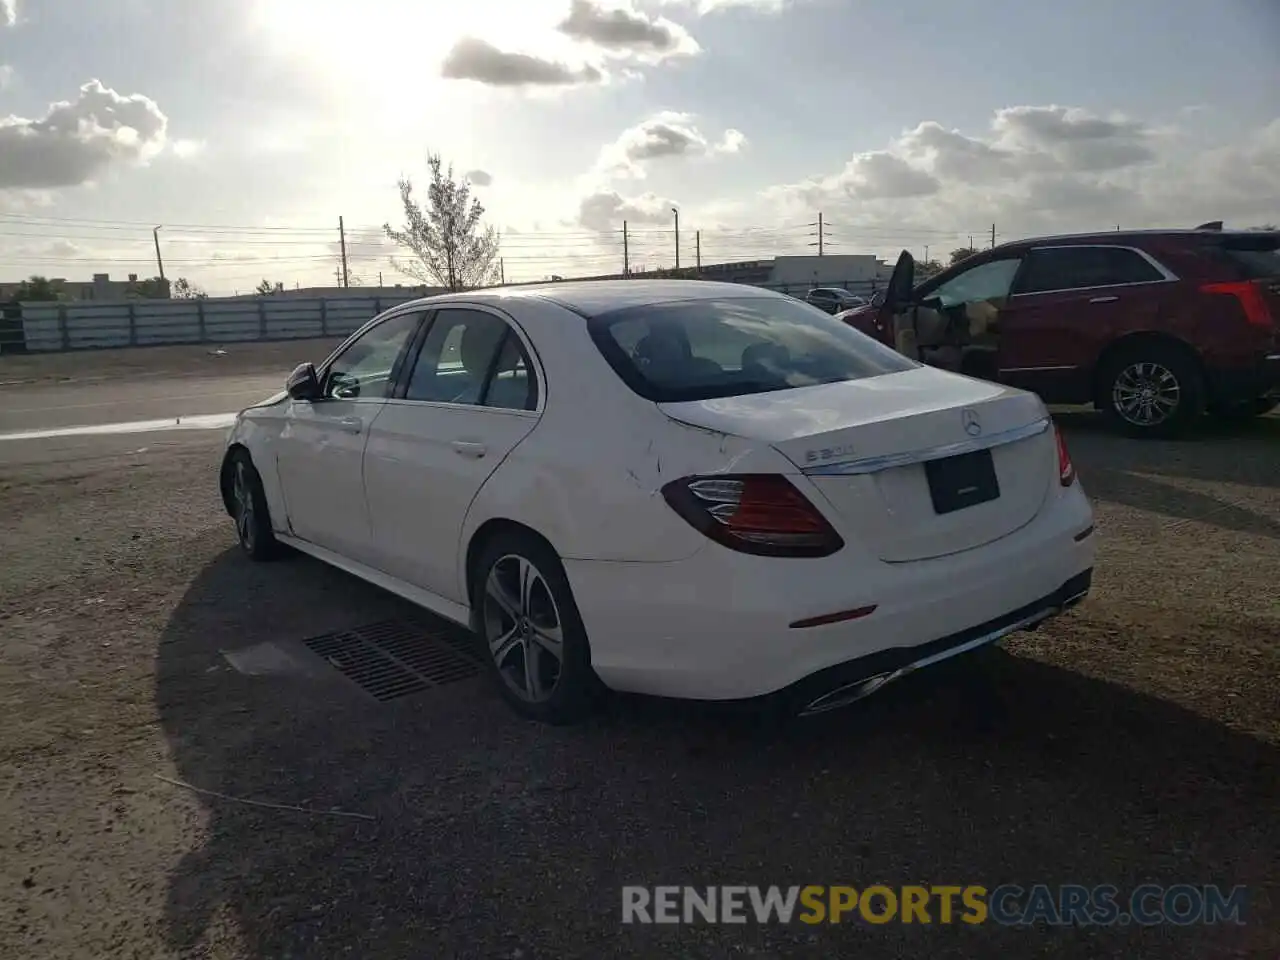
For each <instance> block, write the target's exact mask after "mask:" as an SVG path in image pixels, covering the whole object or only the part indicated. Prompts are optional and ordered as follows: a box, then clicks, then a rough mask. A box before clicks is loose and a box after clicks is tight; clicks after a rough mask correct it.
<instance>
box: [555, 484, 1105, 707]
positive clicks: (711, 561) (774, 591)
mask: <svg viewBox="0 0 1280 960" xmlns="http://www.w3.org/2000/svg"><path fill="white" fill-rule="evenodd" d="M1092 523H1093V516H1092V511H1091V509H1090V507H1089V503H1088V500H1087V499H1086V498H1085V496H1084V493H1083V492H1082V491H1081V490H1080V487H1079V484H1078V483H1077V484H1076V485H1075V486H1074V487H1072V488H1070V489H1069V490H1067V491H1063V492H1062V493H1061V494H1055V495H1054V504H1053V506H1052V507H1050V508H1048V509H1046V510H1044V511H1043V512H1042V513H1041V514H1040V515H1039V516H1038V517H1036V519H1035V520H1033V521H1032V522H1031V523H1029V524H1027V525H1026V526H1025V527H1023V528H1022V529H1020V530H1018V531H1016V532H1014V533H1012V534H1010V535H1009V536H1007V537H1004V538H1002V539H1000V540H997V541H994V542H993V543H990V544H987V545H986V546H984V547H979V548H975V549H972V550H967V551H965V552H963V553H961V554H956V555H954V556H950V557H940V558H937V559H934V560H925V561H916V562H911V563H901V564H890V563H882V562H879V561H875V560H870V559H869V558H867V557H865V555H863V556H859V555H858V551H857V550H856V547H855V545H852V544H851V545H850V547H849V548H847V549H846V550H845V551H841V552H840V553H837V554H835V555H834V556H832V557H827V558H819V559H813V560H788V559H784V560H777V559H774V558H768V557H752V556H747V555H745V554H737V553H733V552H732V551H729V550H725V549H724V548H722V547H719V546H718V545H716V544H710V543H709V544H708V546H707V547H706V548H704V549H703V550H701V551H699V552H698V553H697V554H695V555H694V556H692V557H690V558H688V559H686V560H681V561H675V562H672V563H601V562H596V561H575V560H566V561H564V566H565V572H566V574H567V575H568V578H569V582H570V584H571V586H572V588H573V593H574V598H575V600H576V601H577V604H578V608H579V611H580V613H581V614H582V618H583V622H584V624H585V626H586V628H587V633H588V635H589V636H590V638H591V659H592V666H593V667H594V668H595V670H596V673H597V674H598V675H599V677H600V679H601V680H602V681H603V682H604V683H605V685H606V686H609V687H611V688H613V689H615V690H625V691H631V692H635V693H647V694H655V695H658V696H667V697H679V698H689V699H696V700H746V699H751V698H755V697H760V696H763V695H766V694H773V693H777V692H779V691H781V690H784V689H786V688H790V687H793V686H794V685H797V684H800V683H802V682H805V681H806V680H808V679H809V678H812V677H815V676H822V677H823V679H822V681H821V682H822V683H829V682H830V681H828V680H827V677H826V675H825V673H824V672H825V671H827V670H831V669H839V668H844V669H847V670H852V671H853V672H854V673H858V672H862V671H865V670H871V671H872V672H874V671H875V670H876V669H877V668H878V666H877V665H878V664H879V663H880V662H881V661H880V660H878V659H875V658H876V657H881V656H884V657H887V659H886V660H885V661H884V662H886V663H893V664H897V665H899V666H901V665H904V664H909V663H912V662H915V661H917V660H920V659H921V658H922V656H923V657H928V656H930V655H931V652H932V651H934V650H935V647H934V645H937V644H940V645H941V647H949V646H954V645H963V644H964V643H966V642H968V641H969V640H972V639H975V638H978V637H982V636H985V635H986V634H988V633H990V632H992V631H993V630H999V629H1002V628H1003V627H1004V626H1008V625H1009V624H1011V623H1014V624H1016V623H1017V622H1018V621H1020V620H1023V619H1024V618H1026V617H1028V616H1031V615H1032V613H1035V612H1037V611H1038V610H1040V609H1041V608H1046V607H1047V608H1050V609H1049V613H1053V612H1056V608H1057V607H1060V606H1062V605H1063V604H1062V603H1057V602H1056V601H1054V598H1060V594H1061V595H1062V596H1063V597H1065V593H1066V592H1068V591H1069V590H1070V587H1069V586H1068V585H1070V584H1072V583H1073V582H1075V578H1077V577H1078V576H1080V575H1082V574H1085V573H1087V572H1088V571H1091V570H1092V568H1093V565H1094V559H1095V554H1096V544H1095V540H1096V536H1094V535H1088V534H1086V533H1085V531H1087V530H1090V529H1091V528H1092ZM1086 586H1087V584H1086ZM1046 598H1049V599H1046ZM867 605H874V607H875V609H874V611H873V612H871V613H870V614H867V615H862V616H859V617H857V618H853V619H847V620H842V621H838V622H829V623H825V624H821V625H814V626H799V624H800V623H801V622H802V621H804V620H806V619H811V618H822V617H824V616H826V615H831V614H838V613H840V612H841V611H854V610H859V609H861V608H863V607H864V606H867ZM1027 611H1032V612H1031V613H1028V612H1027ZM993 624H994V625H995V626H992V625H993ZM1027 626H1030V624H1023V625H1022V626H1019V627H1015V628H1014V629H1025V628H1026V627H1027ZM939 638H942V639H941V640H940V639H939ZM991 639H996V637H992V638H991ZM941 647H939V649H940V648H941ZM922 650H923V651H926V652H925V653H923V654H922V653H921V651H922ZM850 664H857V666H856V667H854V666H846V665H850ZM855 679H856V678H855Z"/></svg>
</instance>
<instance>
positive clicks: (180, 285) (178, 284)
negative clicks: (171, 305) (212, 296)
mask: <svg viewBox="0 0 1280 960" xmlns="http://www.w3.org/2000/svg"><path fill="white" fill-rule="evenodd" d="M208 298H209V295H208V294H207V293H205V292H204V291H203V290H201V289H200V288H199V287H197V286H196V285H195V284H194V283H192V282H191V281H190V280H188V279H187V278H186V277H179V278H178V279H177V280H175V281H173V299H175V300H207V299H208Z"/></svg>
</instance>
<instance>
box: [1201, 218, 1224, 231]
mask: <svg viewBox="0 0 1280 960" xmlns="http://www.w3.org/2000/svg"><path fill="white" fill-rule="evenodd" d="M1196 229H1197V230H1221V229H1222V221H1221V220H1210V221H1209V222H1208V223H1202V224H1200V226H1198V227H1196Z"/></svg>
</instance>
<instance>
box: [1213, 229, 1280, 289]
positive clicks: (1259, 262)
mask: <svg viewBox="0 0 1280 960" xmlns="http://www.w3.org/2000/svg"><path fill="white" fill-rule="evenodd" d="M1221 252H1222V254H1223V255H1224V256H1226V257H1227V259H1229V260H1230V261H1231V262H1232V263H1233V264H1234V265H1235V267H1236V269H1237V270H1239V271H1240V279H1241V280H1263V279H1266V278H1269V277H1280V234H1270V233H1268V234H1263V235H1262V236H1259V237H1233V238H1231V239H1230V240H1227V241H1225V242H1224V243H1223V244H1222V247H1221Z"/></svg>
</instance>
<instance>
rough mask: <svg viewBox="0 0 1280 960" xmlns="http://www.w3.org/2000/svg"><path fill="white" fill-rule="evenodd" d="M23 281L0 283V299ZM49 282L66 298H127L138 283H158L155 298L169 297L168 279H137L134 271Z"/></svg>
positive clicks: (135, 291) (6, 297)
mask: <svg viewBox="0 0 1280 960" xmlns="http://www.w3.org/2000/svg"><path fill="white" fill-rule="evenodd" d="M24 282H25V281H21V280H19V281H17V282H16V283H0V301H4V300H10V299H12V298H13V296H14V294H16V293H17V292H18V290H19V288H20V287H21V286H22V284H23V283H24ZM49 283H50V284H52V285H53V287H54V288H55V289H56V290H57V291H58V293H60V294H61V295H62V296H63V297H64V298H65V299H67V300H129V299H131V298H133V297H137V296H140V295H141V294H140V292H139V285H140V284H147V285H151V284H159V285H160V289H159V290H157V291H156V293H157V294H158V297H157V299H160V300H166V299H168V297H169V281H168V280H161V279H159V278H158V277H146V278H144V279H142V280H139V279H138V275H137V274H136V273H131V274H129V279H128V280H112V279H111V275H110V274H107V273H95V274H94V275H93V279H92V280H89V281H84V280H66V279H64V278H62V277H50V278H49Z"/></svg>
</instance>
